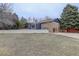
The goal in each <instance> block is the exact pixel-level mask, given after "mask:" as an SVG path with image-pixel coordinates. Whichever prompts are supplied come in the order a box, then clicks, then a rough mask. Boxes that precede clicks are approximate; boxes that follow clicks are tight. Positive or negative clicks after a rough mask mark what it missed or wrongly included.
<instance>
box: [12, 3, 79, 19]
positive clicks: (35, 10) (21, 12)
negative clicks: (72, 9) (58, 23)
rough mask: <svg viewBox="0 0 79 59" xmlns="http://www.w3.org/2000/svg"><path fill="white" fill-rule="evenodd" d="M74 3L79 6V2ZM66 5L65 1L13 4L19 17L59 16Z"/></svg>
mask: <svg viewBox="0 0 79 59" xmlns="http://www.w3.org/2000/svg"><path fill="white" fill-rule="evenodd" d="M73 5H76V6H77V7H79V4H73ZM65 6H66V4H64V3H52V4H51V3H26V4H25V3H16V4H13V10H14V12H16V13H17V14H18V16H19V17H21V16H24V17H36V18H43V17H45V16H49V17H51V18H59V17H60V15H61V13H62V11H63V8H64V7H65Z"/></svg>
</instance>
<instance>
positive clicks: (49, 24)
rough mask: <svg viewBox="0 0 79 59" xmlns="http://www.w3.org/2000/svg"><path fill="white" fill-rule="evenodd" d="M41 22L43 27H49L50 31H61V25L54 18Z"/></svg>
mask: <svg viewBox="0 0 79 59" xmlns="http://www.w3.org/2000/svg"><path fill="white" fill-rule="evenodd" d="M40 23H41V29H48V30H49V32H59V31H60V30H59V28H60V25H59V23H58V22H55V21H53V20H43V21H41V22H40Z"/></svg>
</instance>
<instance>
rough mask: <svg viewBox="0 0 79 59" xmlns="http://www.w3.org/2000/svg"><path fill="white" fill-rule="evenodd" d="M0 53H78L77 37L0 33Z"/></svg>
mask: <svg viewBox="0 0 79 59" xmlns="http://www.w3.org/2000/svg"><path fill="white" fill-rule="evenodd" d="M0 55H16V56H17V55H21V56H22V55H26V56H28V55H29V56H37V55H38V56H44V55H45V56H54V55H55V56H58V55H61V56H63V55H68V56H69V55H79V39H73V38H69V37H65V36H61V35H54V34H26V33H18V34H15V33H14V34H11V33H10V34H7V33H6V34H0Z"/></svg>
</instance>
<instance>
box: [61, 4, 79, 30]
mask: <svg viewBox="0 0 79 59" xmlns="http://www.w3.org/2000/svg"><path fill="white" fill-rule="evenodd" d="M60 26H61V28H62V29H70V28H74V29H79V12H78V8H77V7H76V6H73V5H70V4H68V5H67V6H66V7H65V8H64V10H63V13H62V14H61V19H60Z"/></svg>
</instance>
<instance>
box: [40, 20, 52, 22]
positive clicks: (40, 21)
mask: <svg viewBox="0 0 79 59" xmlns="http://www.w3.org/2000/svg"><path fill="white" fill-rule="evenodd" d="M47 22H53V20H41V21H40V23H47Z"/></svg>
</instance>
